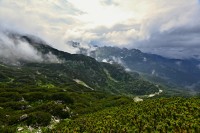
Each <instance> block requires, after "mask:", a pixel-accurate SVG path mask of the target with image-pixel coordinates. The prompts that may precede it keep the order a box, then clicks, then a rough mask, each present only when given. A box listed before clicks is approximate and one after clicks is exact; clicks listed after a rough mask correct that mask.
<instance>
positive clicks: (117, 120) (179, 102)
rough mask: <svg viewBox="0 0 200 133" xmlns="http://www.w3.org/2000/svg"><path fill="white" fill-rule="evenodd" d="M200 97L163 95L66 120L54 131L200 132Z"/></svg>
mask: <svg viewBox="0 0 200 133" xmlns="http://www.w3.org/2000/svg"><path fill="white" fill-rule="evenodd" d="M199 105H200V99H199V98H191V99H184V98H170V99H166V98H161V99H154V100H146V101H144V102H139V103H134V102H132V103H130V104H128V105H125V106H119V107H114V108H108V109H106V110H102V111H99V112H96V113H91V114H88V115H85V116H81V117H79V118H77V119H75V120H69V119H68V120H66V121H63V122H62V123H61V124H58V125H57V127H56V128H55V129H54V130H53V132H67V131H68V132H74V131H76V132H130V133H132V132H138V133H139V132H180V133H182V132H194V133H196V132H200V117H199V116H200V106H199Z"/></svg>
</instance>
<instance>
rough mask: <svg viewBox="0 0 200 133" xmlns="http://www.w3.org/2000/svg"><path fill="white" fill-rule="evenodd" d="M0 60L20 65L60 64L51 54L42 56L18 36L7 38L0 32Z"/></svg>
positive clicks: (6, 35) (5, 34) (7, 36)
mask: <svg viewBox="0 0 200 133" xmlns="http://www.w3.org/2000/svg"><path fill="white" fill-rule="evenodd" d="M0 59H1V61H3V62H4V63H7V64H12V65H20V61H32V62H50V63H61V62H62V61H61V60H60V59H58V58H57V57H56V56H55V55H53V54H52V53H50V52H49V53H47V54H45V55H44V54H42V53H41V52H39V51H38V50H37V49H35V48H34V47H33V46H32V45H30V44H29V43H27V42H25V41H23V40H21V39H20V37H19V36H13V37H11V36H10V37H9V35H8V34H7V33H4V32H1V31H0Z"/></svg>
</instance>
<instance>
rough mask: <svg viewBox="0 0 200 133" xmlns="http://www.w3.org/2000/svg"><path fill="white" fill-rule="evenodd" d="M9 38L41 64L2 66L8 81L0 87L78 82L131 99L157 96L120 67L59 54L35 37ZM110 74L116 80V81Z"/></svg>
mask: <svg viewBox="0 0 200 133" xmlns="http://www.w3.org/2000/svg"><path fill="white" fill-rule="evenodd" d="M8 37H9V38H10V39H11V40H12V41H13V42H14V45H18V43H16V42H25V43H27V44H28V45H30V46H32V47H33V48H34V50H36V51H37V54H39V55H41V57H42V58H43V60H41V61H35V62H34V61H27V60H23V59H18V62H19V64H20V65H18V66H11V65H7V64H5V63H4V65H1V66H0V67H1V69H0V74H1V75H2V77H4V78H2V81H4V80H7V81H8V83H6V85H5V83H2V85H1V86H8V87H9V86H15V85H17V86H19V85H20V84H21V85H22V86H23V85H24V83H26V82H27V85H41V84H42V85H46V84H51V85H53V86H62V85H64V84H65V83H68V82H75V79H78V80H80V81H83V82H84V83H85V84H86V85H88V86H89V87H91V88H93V89H94V90H97V91H103V90H104V91H107V92H111V93H116V94H123V93H124V94H132V95H144V94H149V93H152V92H158V87H156V86H155V85H153V84H151V83H149V82H146V81H143V80H141V79H138V78H136V77H133V75H130V74H128V73H126V72H125V70H124V69H123V68H121V66H116V65H110V64H104V63H99V62H97V61H96V60H95V59H93V58H91V57H88V56H83V55H78V54H74V55H73V54H69V53H66V52H63V51H59V50H57V49H54V48H52V47H51V46H49V45H47V44H46V43H45V42H44V41H42V40H40V39H38V38H36V37H32V36H28V35H26V36H24V35H20V34H13V33H12V34H11V33H10V34H8ZM49 55H51V56H49ZM52 58H56V59H57V60H58V62H51V59H52ZM110 68H111V69H110ZM113 73H115V74H118V76H117V77H116V75H113ZM119 77H123V78H119ZM9 80H10V81H9ZM2 81H1V82H2Z"/></svg>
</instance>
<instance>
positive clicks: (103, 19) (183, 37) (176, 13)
mask: <svg viewBox="0 0 200 133" xmlns="http://www.w3.org/2000/svg"><path fill="white" fill-rule="evenodd" d="M199 12H200V5H199V2H198V0H190V1H188V0H174V1H166V0H148V1H147V0H134V1H133V0H126V1H121V0H84V1H83V0H68V1H67V0H59V1H55V0H48V1H46V0H23V1H13V0H1V1H0V28H1V29H2V28H3V29H12V30H17V31H18V32H21V33H28V34H34V35H37V36H39V37H41V38H43V39H44V40H46V41H47V42H48V43H50V44H51V45H52V46H53V47H56V48H58V49H59V50H63V51H68V52H71V53H75V52H76V49H73V48H72V47H71V46H69V45H66V42H67V41H70V40H74V41H79V42H81V43H82V44H90V43H91V44H93V43H95V44H98V45H112V46H120V47H129V48H140V49H142V50H144V51H146V52H154V51H158V50H159V49H162V51H164V53H162V52H155V53H158V54H161V55H168V53H167V52H169V53H170V54H171V53H172V54H171V55H173V56H174V57H177V58H179V57H180V58H181V57H182V55H183V54H182V55H181V54H178V55H177V54H176V53H177V50H178V51H180V49H184V48H185V51H184V52H185V54H187V55H186V56H187V57H188V56H191V55H190V54H191V53H190V52H191V51H188V48H189V47H193V48H194V47H195V48H198V51H199V50H200V44H199V43H198V42H199V41H200V40H199V35H200V30H197V29H200V24H199V22H200V14H199ZM177 32H178V33H177ZM166 46H170V48H169V47H166ZM166 49H167V50H166ZM170 50H171V51H170ZM193 54H195V55H199V53H193Z"/></svg>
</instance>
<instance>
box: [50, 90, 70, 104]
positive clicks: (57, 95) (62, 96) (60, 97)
mask: <svg viewBox="0 0 200 133" xmlns="http://www.w3.org/2000/svg"><path fill="white" fill-rule="evenodd" d="M51 99H53V100H59V101H62V102H64V103H70V104H72V103H73V102H74V101H73V99H72V98H71V97H70V96H69V95H68V94H66V93H63V92H60V93H55V94H52V95H51Z"/></svg>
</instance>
